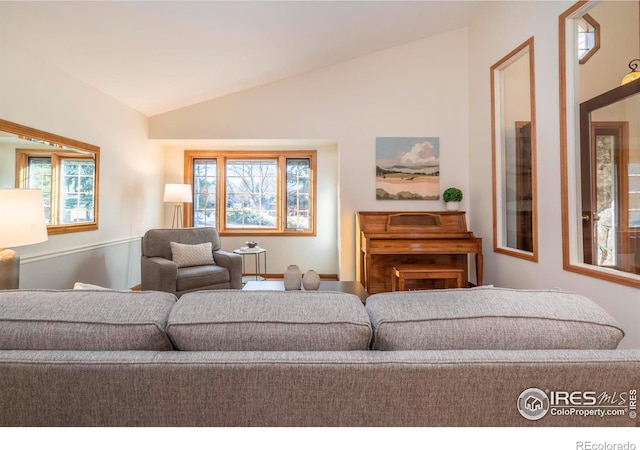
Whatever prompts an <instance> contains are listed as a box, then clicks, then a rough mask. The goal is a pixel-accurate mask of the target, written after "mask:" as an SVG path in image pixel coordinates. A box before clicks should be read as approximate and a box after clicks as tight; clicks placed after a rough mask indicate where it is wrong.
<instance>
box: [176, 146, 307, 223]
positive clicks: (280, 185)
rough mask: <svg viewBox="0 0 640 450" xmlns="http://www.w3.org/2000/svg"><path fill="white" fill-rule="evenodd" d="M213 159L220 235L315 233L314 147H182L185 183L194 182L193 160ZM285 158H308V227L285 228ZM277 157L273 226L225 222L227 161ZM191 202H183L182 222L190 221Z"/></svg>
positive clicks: (217, 221) (275, 158) (259, 159)
mask: <svg viewBox="0 0 640 450" xmlns="http://www.w3.org/2000/svg"><path fill="white" fill-rule="evenodd" d="M204 159H216V162H217V175H216V208H215V210H216V220H215V228H216V229H217V230H218V232H219V234H220V235H221V236H315V235H316V217H317V214H316V212H317V198H316V192H317V175H316V170H317V150H268V151H267V150H260V151H250V150H185V152H184V183H185V184H189V185H191V189H192V190H193V186H194V173H193V172H194V170H193V169H194V163H195V161H196V160H204ZM287 159H309V169H310V182H309V211H310V215H311V217H310V218H309V228H308V229H303V230H299V229H298V230H296V229H289V228H287V197H286V196H287V178H286V177H287V173H286V162H287ZM265 160H275V161H276V165H277V167H276V226H275V227H274V228H232V227H227V226H226V215H227V205H226V197H227V186H226V169H227V161H265ZM193 209H194V208H193V203H187V204H185V205H184V219H183V221H184V226H185V227H192V226H194V225H193V223H194V222H193V219H194V217H193Z"/></svg>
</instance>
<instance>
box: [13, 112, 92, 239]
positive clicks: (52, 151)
mask: <svg viewBox="0 0 640 450" xmlns="http://www.w3.org/2000/svg"><path fill="white" fill-rule="evenodd" d="M99 151H100V149H99V148H98V147H96V146H94V145H91V144H86V143H84V142H80V141H76V140H73V139H69V138H65V137H62V136H57V135H54V134H51V133H47V132H44V131H40V130H36V129H34V128H29V127H25V126H23V125H19V124H15V123H12V122H8V121H4V120H0V163H1V164H0V166H2V167H3V168H4V169H3V170H0V187H17V188H31V189H42V191H43V198H44V203H45V217H46V219H47V231H48V233H49V234H50V235H51V234H62V233H72V232H78V231H89V230H96V229H98V174H99V165H98V164H99ZM9 167H13V169H12V170H7V169H8V168H9Z"/></svg>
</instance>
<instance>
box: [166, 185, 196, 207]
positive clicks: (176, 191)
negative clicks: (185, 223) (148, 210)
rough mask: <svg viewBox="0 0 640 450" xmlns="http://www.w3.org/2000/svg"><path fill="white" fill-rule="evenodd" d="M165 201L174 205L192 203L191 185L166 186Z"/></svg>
mask: <svg viewBox="0 0 640 450" xmlns="http://www.w3.org/2000/svg"><path fill="white" fill-rule="evenodd" d="M164 201H165V202H174V203H191V202H192V201H193V200H192V197H191V185H190V184H166V185H165V186H164Z"/></svg>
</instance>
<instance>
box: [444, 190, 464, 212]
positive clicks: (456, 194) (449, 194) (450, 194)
mask: <svg viewBox="0 0 640 450" xmlns="http://www.w3.org/2000/svg"><path fill="white" fill-rule="evenodd" d="M442 200H444V202H445V204H446V205H447V209H448V210H449V211H457V210H458V209H459V208H460V202H461V201H462V191H461V190H460V189H458V188H457V187H450V188H447V189H445V191H444V192H443V193H442Z"/></svg>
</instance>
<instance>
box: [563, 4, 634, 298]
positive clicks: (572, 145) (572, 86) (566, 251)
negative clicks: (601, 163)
mask: <svg viewBox="0 0 640 450" xmlns="http://www.w3.org/2000/svg"><path fill="white" fill-rule="evenodd" d="M592 4H595V2H594V1H588V0H581V1H578V2H577V3H575V4H574V5H572V6H571V7H570V8H569V9H567V10H566V11H565V12H563V13H562V14H561V15H560V16H559V19H558V20H559V23H558V30H559V36H558V37H559V39H558V42H559V57H560V61H559V69H560V74H559V81H560V189H561V192H562V196H561V212H562V266H563V269H564V270H566V271H569V272H574V273H578V274H581V275H586V276H589V277H593V278H599V279H602V280H606V281H610V282H613V283H617V284H622V285H626V286H632V287H636V288H640V276H638V275H635V274H632V273H628V272H623V271H620V270H616V269H612V268H607V267H599V266H594V265H591V264H585V263H584V262H579V261H580V258H579V256H580V247H581V246H582V242H581V239H579V238H580V236H581V235H582V225H581V223H580V220H581V216H582V213H581V211H582V204H581V195H580V192H579V189H578V180H579V179H580V178H579V173H580V172H579V169H580V166H579V158H580V141H579V138H580V136H579V134H580V111H579V108H580V105H579V103H580V99H579V98H576V95H577V94H576V85H577V71H578V64H579V62H578V60H577V58H576V54H575V52H574V51H568V48H567V45H571V47H572V48H573V47H575V46H574V45H573V43H574V37H573V28H574V27H573V26H567V25H568V24H571V25H573V23H572V21H573V20H574V19H577V18H578V17H580V16H582V15H584V14H585V13H586V11H587V10H588V9H589V8H588V7H587V6H589V7H590V6H591V5H592ZM569 130H572V132H571V133H570V132H569Z"/></svg>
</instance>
